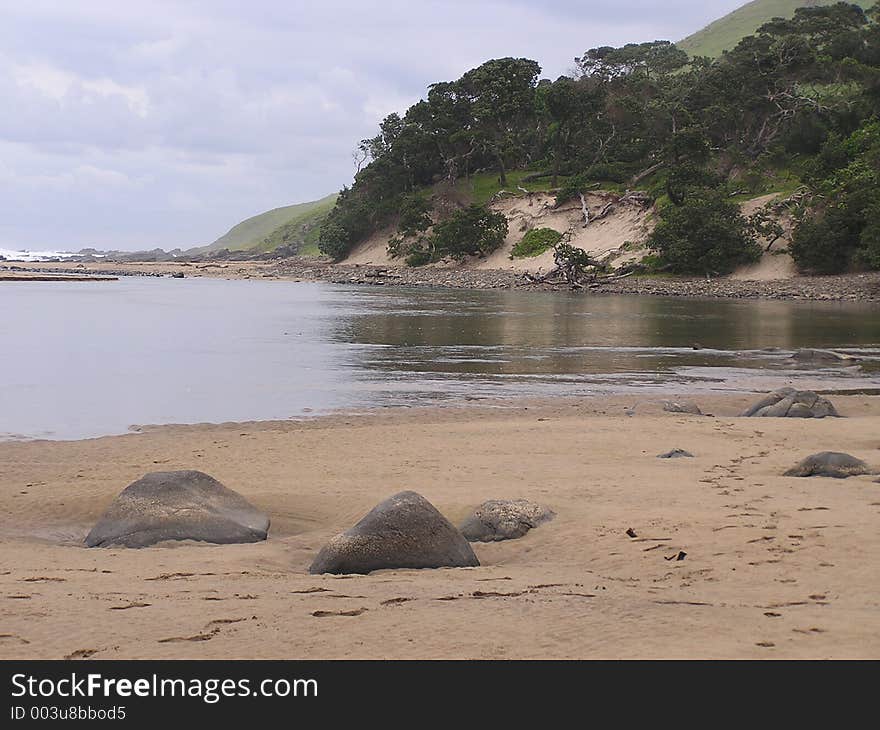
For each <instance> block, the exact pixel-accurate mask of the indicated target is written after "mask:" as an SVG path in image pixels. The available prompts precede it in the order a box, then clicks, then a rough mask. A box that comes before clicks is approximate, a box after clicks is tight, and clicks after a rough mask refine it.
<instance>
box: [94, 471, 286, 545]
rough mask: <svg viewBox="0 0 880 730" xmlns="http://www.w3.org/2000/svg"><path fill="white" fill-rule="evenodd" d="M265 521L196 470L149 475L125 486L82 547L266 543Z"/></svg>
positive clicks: (222, 487)
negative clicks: (175, 542)
mask: <svg viewBox="0 0 880 730" xmlns="http://www.w3.org/2000/svg"><path fill="white" fill-rule="evenodd" d="M268 530H269V517H268V516H267V515H265V514H264V513H262V512H260V510H258V509H257V508H256V507H254V506H253V505H252V504H251V503H250V502H248V501H247V500H246V499H245V498H244V497H242V496H241V495H240V494H238V493H237V492H233V491H232V490H231V489H227V488H226V487H224V486H223V485H222V484H221V483H220V482H218V481H217V480H216V479H214V478H213V477H210V476H208V475H207V474H204V473H202V472H200V471H162V472H152V473H150V474H147V475H146V476H144V477H141V478H140V479H138V480H137V481H136V482H133V483H132V484H129V485H128V486H127V487H126V488H125V489H124V490H122V492H121V493H120V495H119V496H118V497H117V498H116V499H115V500H113V502H112V503H111V505H110V507H109V508H108V509H107V511H106V512H105V513H104V515H103V516H102V517H101V519H100V520H98V523H97V524H96V525H95V526H94V528H93V529H92V531H91V532H90V533H89V534H88V536H87V537H86V541H85V542H86V545H87V546H88V547H108V546H120V547H130V548H142V547H146V546H148V545H153V544H155V543H157V542H162V541H164V540H200V541H202V542H213V543H240V542H258V541H260V540H265V539H266V534H267V532H268Z"/></svg>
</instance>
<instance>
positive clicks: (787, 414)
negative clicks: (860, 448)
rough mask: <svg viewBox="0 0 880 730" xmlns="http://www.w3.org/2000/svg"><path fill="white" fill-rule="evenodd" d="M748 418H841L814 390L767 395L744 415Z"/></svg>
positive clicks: (784, 389) (786, 391)
mask: <svg viewBox="0 0 880 730" xmlns="http://www.w3.org/2000/svg"><path fill="white" fill-rule="evenodd" d="M742 416H743V417H746V418H827V417H829V416H830V417H833V418H839V417H840V414H839V413H838V412H837V409H836V408H835V407H834V405H833V404H832V403H831V401H830V400H828V399H827V398H823V397H821V396H820V395H818V394H817V393H814V392H813V391H812V390H795V389H794V388H781V389H780V390H776V391H773V392H772V393H770V394H768V395H766V396H765V397H763V398H762V399H761V400H759V401H758V402H757V403H755V404H754V405H752V406H751V407H750V408H748V409H747V410H746V411H744V412H743V413H742Z"/></svg>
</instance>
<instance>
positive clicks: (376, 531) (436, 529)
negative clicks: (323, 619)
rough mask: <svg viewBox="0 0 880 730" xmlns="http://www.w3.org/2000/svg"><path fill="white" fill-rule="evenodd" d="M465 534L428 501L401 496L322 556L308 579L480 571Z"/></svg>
mask: <svg viewBox="0 0 880 730" xmlns="http://www.w3.org/2000/svg"><path fill="white" fill-rule="evenodd" d="M479 564H480V562H479V561H478V560H477V556H476V555H474V551H473V550H472V549H471V546H470V544H469V543H468V541H467V540H465V539H464V537H463V536H462V534H461V533H460V532H459V531H458V530H456V529H455V527H453V526H452V525H451V524H450V523H449V521H448V520H447V519H446V518H445V517H444V516H443V515H442V514H440V512H438V511H437V509H436V508H435V507H434V505H432V504H431V503H430V502H429V501H428V500H427V499H425V498H424V497H422V496H421V495H420V494H416V493H415V492H400V494H395V495H394V496H393V497H389V498H388V499H386V500H385V501H384V502H382V503H380V504H379V505H377V506H376V507H374V508H373V509H372V510H370V512H369V513H368V514H367V515H366V516H365V517H364V518H363V519H361V520H360V522H358V523H357V524H356V525H355V526H354V527H352V528H351V529H350V530H348V531H346V532H344V533H342V534H341V535H337V536H336V537H334V538H333V539H331V540H330V542H328V543H327V545H325V546H324V547H323V548H322V549H321V551H320V552H319V553H318V555H317V557H316V558H315V560H314V562H313V563H312V565H311V567H310V568H309V572H310V573H337V574H339V573H370V572H372V571H374V570H382V569H385V568H463V567H473V566H477V565H479Z"/></svg>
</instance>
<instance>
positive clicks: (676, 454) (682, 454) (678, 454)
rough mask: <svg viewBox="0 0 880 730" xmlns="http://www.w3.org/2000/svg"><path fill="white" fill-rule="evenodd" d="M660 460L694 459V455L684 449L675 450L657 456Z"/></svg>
mask: <svg viewBox="0 0 880 730" xmlns="http://www.w3.org/2000/svg"><path fill="white" fill-rule="evenodd" d="M657 458H658V459H693V458H694V455H693V454H692V453H691V452H690V451H685V450H684V449H673V450H672V451H667V452H666V453H665V454H657Z"/></svg>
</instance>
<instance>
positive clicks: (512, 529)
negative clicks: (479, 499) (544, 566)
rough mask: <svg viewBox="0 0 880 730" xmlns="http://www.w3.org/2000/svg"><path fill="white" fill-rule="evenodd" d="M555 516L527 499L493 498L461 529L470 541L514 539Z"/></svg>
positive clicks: (471, 515)
mask: <svg viewBox="0 0 880 730" xmlns="http://www.w3.org/2000/svg"><path fill="white" fill-rule="evenodd" d="M555 516H556V513H555V512H553V510H550V509H548V508H547V507H544V506H543V505H540V504H536V503H535V502H530V501H529V500H527V499H492V500H489V501H488V502H483V504H481V505H480V506H479V507H477V508H476V509H475V510H474V511H473V512H472V513H471V514H470V515H469V516H468V517H467V518H466V519H465V521H464V522H463V523H462V525H461V528H460V529H461V533H462V534H463V535H464V536H465V537H466V538H467V539H468V540H470V541H471V542H496V541H499V540H515V539H516V538H518V537H522V536H523V535H525V534H526V533H527V532H528V531H529V530H531V529H532V528H533V527H537V526H538V525H540V524H543V523H544V522H548V521H549V520H552V519H553V518H554V517H555Z"/></svg>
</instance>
